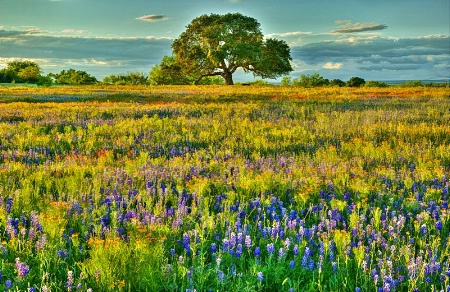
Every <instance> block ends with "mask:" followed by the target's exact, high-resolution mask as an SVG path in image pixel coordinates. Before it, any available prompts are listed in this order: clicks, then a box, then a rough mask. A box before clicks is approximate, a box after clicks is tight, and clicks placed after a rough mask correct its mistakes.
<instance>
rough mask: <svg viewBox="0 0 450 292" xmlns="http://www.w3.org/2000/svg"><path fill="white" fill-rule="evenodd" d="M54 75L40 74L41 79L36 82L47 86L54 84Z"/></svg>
mask: <svg viewBox="0 0 450 292" xmlns="http://www.w3.org/2000/svg"><path fill="white" fill-rule="evenodd" d="M52 76H53V75H52V74H48V75H47V76H42V75H40V76H39V80H38V82H37V83H36V84H37V85H38V86H46V87H48V86H52V85H53V83H54V80H53V77H52Z"/></svg>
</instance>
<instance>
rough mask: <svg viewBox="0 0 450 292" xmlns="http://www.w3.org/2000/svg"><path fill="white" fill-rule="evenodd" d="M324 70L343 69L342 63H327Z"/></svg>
mask: <svg viewBox="0 0 450 292" xmlns="http://www.w3.org/2000/svg"><path fill="white" fill-rule="evenodd" d="M322 68H323V69H328V70H337V69H341V68H342V63H333V62H327V63H325V65H323V67H322Z"/></svg>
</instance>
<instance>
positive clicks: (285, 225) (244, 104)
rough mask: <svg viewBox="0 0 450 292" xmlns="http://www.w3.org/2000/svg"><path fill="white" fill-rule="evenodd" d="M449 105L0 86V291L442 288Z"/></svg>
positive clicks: (221, 90)
mask: <svg viewBox="0 0 450 292" xmlns="http://www.w3.org/2000/svg"><path fill="white" fill-rule="evenodd" d="M449 95H450V90H449V89H448V88H432V87H430V88H425V87H419V88H400V87H388V88H383V89H367V88H366V89H364V88H362V89H354V88H342V89H340V88H323V89H320V90H319V89H299V88H292V87H275V86H266V87H252V86H249V87H242V86H234V87H194V86H186V87H175V86H173V87H99V86H97V87H59V88H25V87H19V88H13V87H11V88H3V87H0V222H1V223H0V241H1V244H0V270H1V274H0V290H2V291H3V290H8V289H10V290H11V291H30V290H31V291H194V289H195V290H196V291H208V290H211V291H434V290H436V291H442V290H443V291H448V289H449V286H450V280H449V277H450V259H449V252H450V251H449V244H450V242H449V231H450V229H449V228H450V227H449V226H450V225H449V224H450V222H449V220H450V218H449V217H450V213H449V210H448V196H449V194H448V191H449V188H450V98H449ZM358 289H360V290H358ZM380 289H381V290H380Z"/></svg>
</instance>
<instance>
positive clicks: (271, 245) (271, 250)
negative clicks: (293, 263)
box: [266, 243, 275, 254]
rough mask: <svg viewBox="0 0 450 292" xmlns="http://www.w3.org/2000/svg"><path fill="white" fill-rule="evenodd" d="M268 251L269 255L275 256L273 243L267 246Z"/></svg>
mask: <svg viewBox="0 0 450 292" xmlns="http://www.w3.org/2000/svg"><path fill="white" fill-rule="evenodd" d="M266 249H267V252H268V253H269V254H273V253H274V252H275V246H274V244H273V243H269V244H267V247H266Z"/></svg>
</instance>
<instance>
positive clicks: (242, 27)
mask: <svg viewBox="0 0 450 292" xmlns="http://www.w3.org/2000/svg"><path fill="white" fill-rule="evenodd" d="M172 48H173V54H174V56H175V57H176V60H177V63H178V64H179V66H180V67H181V69H182V71H183V73H184V74H186V75H190V76H195V77H196V81H197V83H198V82H199V81H200V80H201V79H202V78H204V77H207V76H222V77H223V79H224V80H225V84H227V85H232V84H233V73H234V72H236V70H237V69H239V68H241V69H243V70H244V71H245V72H253V75H254V76H260V77H262V78H277V77H279V76H282V75H285V74H288V73H289V72H291V71H292V67H291V64H290V61H291V60H292V58H291V56H290V48H289V46H288V45H287V44H286V42H284V41H281V40H277V39H265V40H264V37H263V34H262V32H261V29H260V24H259V22H258V21H257V20H256V19H254V18H252V17H248V16H244V15H242V14H240V13H228V14H225V15H219V14H210V15H202V16H199V17H197V18H195V19H194V20H192V22H191V23H190V24H189V25H188V26H187V27H186V31H185V32H183V33H182V34H181V35H180V37H179V38H178V39H176V40H175V41H174V42H173V44H172Z"/></svg>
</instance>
